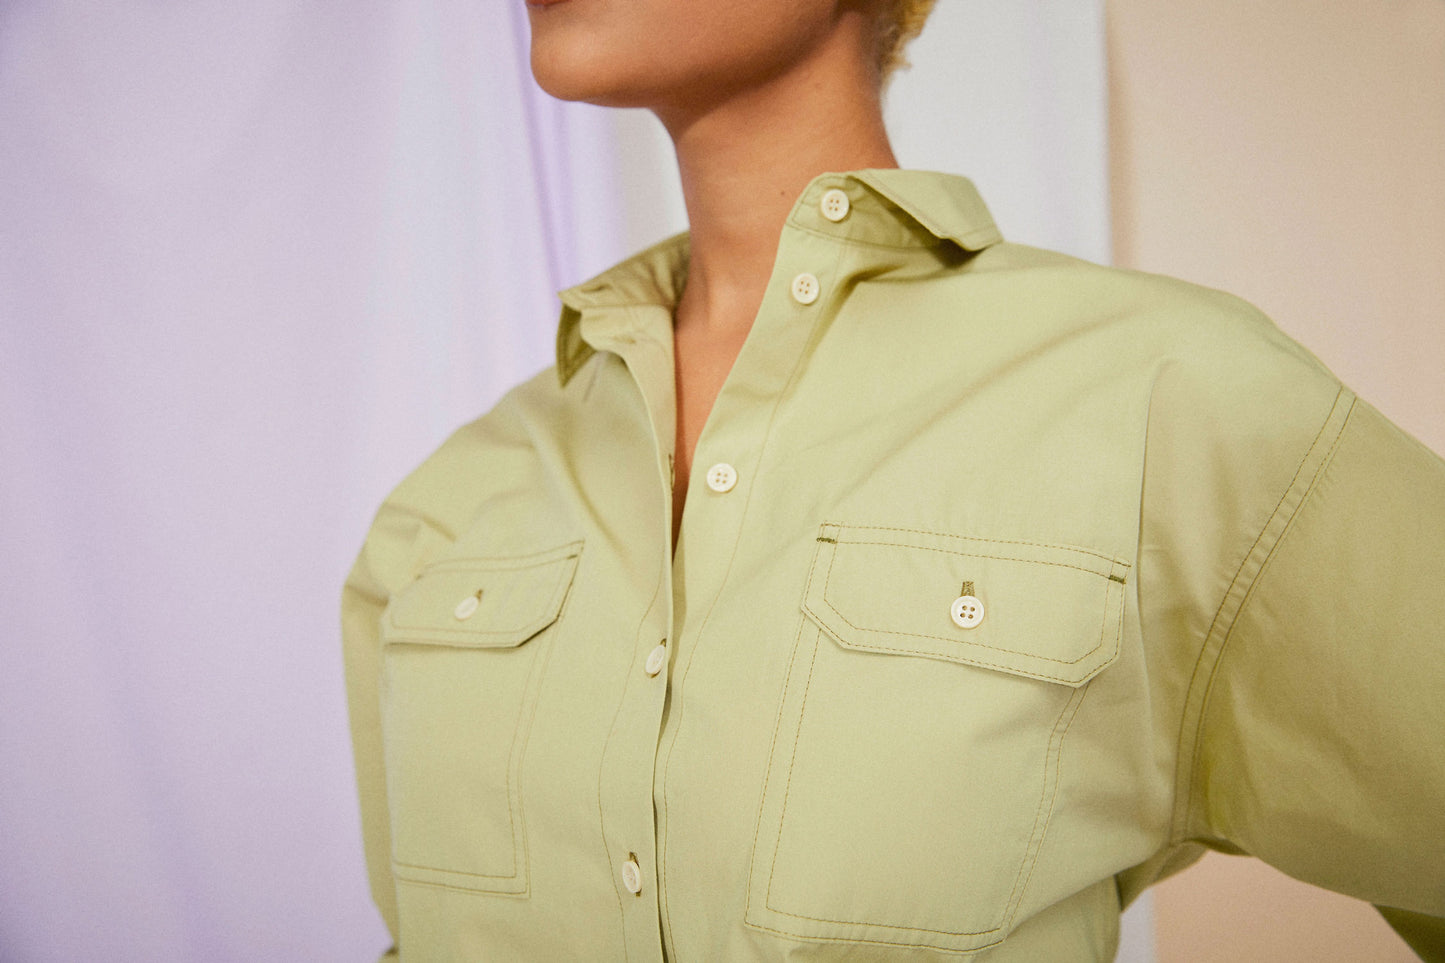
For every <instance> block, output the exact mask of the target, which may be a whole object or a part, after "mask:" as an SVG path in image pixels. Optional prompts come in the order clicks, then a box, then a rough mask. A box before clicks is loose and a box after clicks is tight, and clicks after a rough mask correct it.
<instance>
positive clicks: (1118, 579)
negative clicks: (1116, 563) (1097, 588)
mask: <svg viewBox="0 0 1445 963" xmlns="http://www.w3.org/2000/svg"><path fill="white" fill-rule="evenodd" d="M1109 581H1111V582H1118V583H1119V584H1120V585H1123V584H1124V576H1122V575H1112V574H1111V575H1110V576H1109Z"/></svg>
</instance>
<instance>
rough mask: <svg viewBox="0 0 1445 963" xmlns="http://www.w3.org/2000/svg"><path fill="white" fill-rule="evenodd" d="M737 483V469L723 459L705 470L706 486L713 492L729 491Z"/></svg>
mask: <svg viewBox="0 0 1445 963" xmlns="http://www.w3.org/2000/svg"><path fill="white" fill-rule="evenodd" d="M737 483H738V472H737V469H736V468H734V467H733V466H732V465H729V464H728V463H727V462H725V461H720V462H718V463H717V464H716V465H713V466H712V467H711V468H709V469H708V470H707V487H708V488H711V489H712V490H713V491H715V492H730V491H732V490H733V486H734V485H736V484H737Z"/></svg>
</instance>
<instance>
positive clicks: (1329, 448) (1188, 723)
mask: <svg viewBox="0 0 1445 963" xmlns="http://www.w3.org/2000/svg"><path fill="white" fill-rule="evenodd" d="M1357 401H1358V399H1357V398H1356V397H1355V395H1354V393H1353V392H1351V391H1350V390H1349V389H1348V388H1346V387H1345V386H1343V385H1341V386H1340V389H1339V391H1338V393H1337V394H1336V395H1335V401H1334V404H1333V405H1332V406H1331V408H1330V411H1329V414H1328V415H1326V417H1325V420H1324V423H1323V424H1321V425H1320V429H1319V431H1318V432H1317V433H1316V434H1315V438H1314V440H1313V442H1311V444H1310V447H1309V449H1308V450H1307V451H1306V452H1305V454H1304V457H1303V458H1301V460H1300V464H1299V467H1298V468H1297V469H1296V470H1295V474H1294V477H1293V478H1292V479H1291V481H1290V484H1289V485H1288V486H1286V488H1285V490H1284V492H1283V493H1282V494H1281V495H1280V499H1279V502H1278V503H1277V504H1276V505H1275V508H1274V511H1273V512H1271V513H1270V516H1269V518H1268V520H1266V521H1265V523H1264V526H1263V527H1262V528H1261V529H1260V531H1259V534H1258V535H1256V537H1255V540H1254V544H1253V545H1252V546H1250V550H1249V551H1248V552H1247V553H1246V554H1245V557H1244V559H1243V560H1242V561H1241V562H1240V564H1239V568H1238V569H1237V570H1236V571H1235V573H1234V577H1233V578H1232V579H1231V580H1230V583H1229V587H1228V588H1227V589H1226V590H1225V592H1224V596H1223V598H1222V599H1221V600H1220V603H1219V607H1218V608H1217V609H1216V610H1215V613H1214V618H1213V620H1212V621H1211V623H1210V626H1209V631H1208V632H1207V633H1206V634H1205V639H1204V644H1203V645H1202V646H1201V647H1200V650H1199V655H1198V658H1197V659H1196V661H1195V664H1194V671H1193V673H1192V675H1191V676H1190V680H1189V688H1188V690H1187V692H1186V695H1185V698H1184V711H1183V713H1182V714H1181V717H1180V725H1179V739H1178V743H1177V751H1176V759H1175V779H1174V786H1175V789H1174V814H1173V817H1172V819H1171V826H1170V831H1169V845H1171V846H1172V845H1178V844H1180V843H1181V842H1183V841H1185V840H1186V839H1188V838H1190V836H1191V829H1192V827H1193V822H1194V818H1195V815H1196V814H1195V801H1194V790H1195V786H1196V781H1197V776H1198V758H1199V748H1200V742H1201V740H1202V738H1203V731H1204V718H1205V716H1206V709H1207V708H1208V704H1209V699H1210V696H1211V695H1212V694H1213V691H1214V680H1215V676H1216V675H1217V673H1218V669H1219V665H1220V662H1221V661H1222V660H1223V657H1224V653H1225V650H1226V649H1227V647H1228V645H1229V641H1230V638H1231V637H1232V635H1233V632H1234V626H1235V624H1236V622H1237V620H1238V618H1239V614H1240V613H1241V612H1242V611H1243V610H1244V607H1245V605H1246V604H1247V603H1248V601H1249V599H1250V598H1251V597H1252V596H1253V594H1254V588H1255V586H1256V585H1257V584H1258V582H1259V578H1260V575H1261V574H1262V573H1263V572H1264V570H1265V568H1266V567H1267V566H1268V563H1269V560H1270V558H1271V557H1272V556H1273V555H1274V552H1275V549H1276V548H1278V546H1279V544H1280V542H1281V541H1282V540H1283V539H1284V536H1285V534H1286V533H1287V532H1288V531H1289V529H1290V528H1291V527H1292V525H1293V523H1294V520H1295V518H1296V517H1298V515H1299V510H1300V507H1301V506H1302V505H1303V504H1304V503H1305V501H1306V500H1308V498H1309V496H1310V493H1311V492H1313V491H1314V490H1315V487H1316V485H1317V484H1318V483H1319V479H1320V477H1321V476H1322V475H1323V474H1324V472H1325V469H1326V468H1328V467H1329V465H1330V463H1331V462H1332V461H1333V460H1334V455H1335V451H1336V449H1337V448H1338V447H1339V443H1340V439H1341V438H1342V437H1343V436H1344V432H1345V428H1346V427H1347V426H1348V425H1349V422H1350V419H1351V416H1352V415H1353V414H1354V410H1355V406H1356V403H1357Z"/></svg>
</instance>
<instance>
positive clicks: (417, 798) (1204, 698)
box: [343, 0, 1445, 961]
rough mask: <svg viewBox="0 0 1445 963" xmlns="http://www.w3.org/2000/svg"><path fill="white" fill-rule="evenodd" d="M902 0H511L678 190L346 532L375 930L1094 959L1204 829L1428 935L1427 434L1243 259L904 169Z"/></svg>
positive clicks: (1183, 860)
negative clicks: (1043, 215)
mask: <svg viewBox="0 0 1445 963" xmlns="http://www.w3.org/2000/svg"><path fill="white" fill-rule="evenodd" d="M928 6H929V4H928V3H926V2H924V3H917V2H909V0H795V2H791V3H788V4H779V3H776V2H773V0H729V2H726V3H724V2H720V0H686V2H684V0H633V2H623V0H551V2H540V0H533V2H531V3H530V4H529V7H528V10H529V15H530V19H531V24H532V62H533V69H534V72H535V74H536V76H537V79H538V81H539V82H540V83H541V85H542V86H543V87H544V88H545V89H547V90H548V91H550V92H551V93H553V94H554V95H556V96H559V97H564V98H571V99H579V100H588V101H592V102H595V103H601V104H612V105H627V106H645V107H647V108H649V109H651V110H652V111H654V113H656V115H657V116H658V117H659V118H660V119H661V120H662V122H663V124H664V126H665V127H666V128H667V130H668V132H669V134H670V135H671V137H672V139H673V141H674V143H675V145H676V149H677V157H678V163H679V167H680V169H681V173H682V182H683V190H684V196H685V200H686V203H687V209H688V216H689V222H690V232H689V235H687V236H684V237H679V238H675V239H673V240H671V241H668V242H664V243H663V244H661V245H658V246H657V247H654V248H652V249H650V250H648V251H644V252H642V253H641V254H639V255H637V256H636V257H634V258H631V259H629V260H628V261H626V262H624V263H623V264H621V265H618V266H617V267H615V268H613V269H612V270H610V271H608V272H606V273H604V274H603V275H601V276H599V277H598V278H596V279H594V280H592V281H590V282H587V283H584V284H582V285H579V286H578V287H576V288H573V289H571V290H569V291H567V292H564V293H563V296H562V297H563V304H564V308H563V312H562V318H561V324H560V330H559V334H558V360H557V367H556V369H555V370H551V371H547V372H544V373H543V374H542V375H540V376H538V377H537V378H535V379H533V380H531V381H529V382H527V383H526V384H524V385H521V386H519V387H518V388H517V389H515V390H514V391H513V392H512V393H511V394H509V395H508V396H507V398H506V399H504V400H503V401H502V402H501V403H500V404H499V405H498V406H497V407H496V408H495V409H494V410H493V411H492V412H490V413H489V414H488V415H486V416H485V417H483V418H481V419H479V420H478V421H476V422H474V423H472V424H470V425H468V426H466V427H464V428H463V429H461V430H460V431H459V432H457V434H456V435H454V436H453V437H452V438H451V439H450V440H449V441H448V442H447V443H446V445H444V446H443V447H442V448H441V449H440V450H439V451H438V452H437V453H436V454H435V455H433V456H432V457H431V458H430V459H429V460H428V461H427V462H426V463H425V464H423V465H422V466H421V467H420V468H419V469H417V470H416V472H414V473H413V474H412V475H411V476H410V477H409V478H408V479H407V480H406V481H404V482H403V483H402V485H401V486H400V487H399V488H398V489H397V490H396V491H395V492H394V493H393V494H392V496H391V497H390V498H389V499H388V500H387V502H386V503H385V504H384V505H383V506H382V508H381V510H380V512H379V513H378V516H377V519H376V522H375V525H374V527H373V529H372V532H371V534H370V536H369V537H368V539H367V542H366V546H365V547H364V549H363V551H362V553H361V556H360V558H359V559H358V561H357V564H356V566H355V568H354V570H353V572H352V574H351V577H350V578H349V580H348V583H347V588H346V593H345V601H344V612H343V618H344V625H345V634H346V654H347V668H348V680H349V687H350V702H351V712H352V717H353V729H354V739H355V744H356V753H357V769H358V778H359V780H360V785H361V794H362V805H363V815H364V821H365V826H366V834H367V844H368V857H369V862H370V870H371V878H372V886H373V893H374V895H375V898H376V901H377V903H378V905H379V906H380V907H381V910H382V913H383V915H384V916H385V917H386V919H387V922H388V924H389V926H390V928H391V930H392V933H393V934H394V936H395V938H396V940H397V942H398V946H399V947H400V948H401V950H402V952H403V954H404V956H405V957H406V958H408V959H415V960H432V959H458V960H473V959H528V960H552V959H597V960H610V959H618V960H622V959H631V960H640V959H663V958H671V959H678V960H771V959H782V958H808V959H840V960H841V959H847V960H905V959H906V960H924V959H937V960H942V959H956V958H959V957H961V956H967V955H974V957H975V958H976V959H979V960H989V961H1015V960H1027V961H1037V960H1051V961H1052V960H1105V959H1109V958H1111V957H1112V955H1113V953H1114V949H1115V946H1116V943H1117V928H1118V913H1119V909H1120V907H1121V905H1123V904H1125V903H1127V902H1128V901H1129V900H1131V899H1132V898H1133V897H1134V896H1136V895H1137V894H1138V893H1139V892H1140V891H1142V890H1143V889H1144V888H1145V887H1146V886H1148V885H1149V884H1150V883H1152V882H1153V881H1154V880H1156V879H1158V878H1160V877H1161V876H1163V875H1167V874H1168V873H1170V872H1173V871H1175V870H1177V869H1179V868H1181V867H1182V866H1184V865H1186V864H1187V863H1188V862H1190V861H1191V860H1192V859H1194V858H1196V857H1197V856H1198V855H1199V854H1200V853H1201V852H1202V851H1203V849H1204V847H1214V848H1218V849H1224V850H1228V851H1232V852H1250V853H1254V854H1255V855H1258V856H1260V857H1261V858H1264V859H1266V860H1269V861H1270V862H1272V863H1274V864H1275V865H1276V866H1279V867H1280V868H1282V869H1284V870H1285V871H1286V872H1289V873H1292V874H1294V875H1297V876H1299V877H1301V878H1304V879H1307V880H1310V881H1312V882H1316V883H1319V884H1321V885H1325V886H1329V887H1332V888H1335V889H1338V890H1340V891H1342V892H1347V893H1351V894H1353V895H1356V896H1359V897H1361V898H1364V899H1369V900H1372V901H1374V902H1376V903H1378V904H1381V905H1382V906H1384V907H1390V909H1388V910H1386V913H1387V918H1389V919H1390V921H1391V922H1392V924H1394V925H1396V927H1397V929H1399V930H1400V932H1401V933H1402V934H1403V935H1404V936H1405V937H1406V938H1407V939H1409V940H1411V941H1412V942H1413V945H1415V946H1416V948H1417V949H1418V950H1419V951H1420V952H1422V953H1431V954H1436V953H1445V949H1442V947H1441V942H1442V940H1445V929H1442V924H1441V922H1440V920H1438V919H1434V918H1433V917H1439V916H1445V871H1442V867H1445V825H1442V818H1441V816H1440V815H1439V811H1440V807H1439V805H1438V800H1439V799H1441V798H1445V766H1442V764H1441V755H1440V749H1441V735H1440V734H1441V733H1442V732H1445V712H1442V709H1441V703H1440V701H1439V700H1438V699H1437V698H1436V695H1437V693H1438V692H1439V691H1441V689H1442V686H1445V667H1442V661H1445V660H1442V656H1441V651H1442V641H1445V592H1442V591H1441V588H1440V586H1441V584H1442V579H1445V465H1442V463H1441V462H1440V460H1439V459H1437V458H1435V457H1434V456H1433V455H1431V454H1430V453H1429V452H1428V451H1426V450H1425V449H1424V448H1423V447H1421V446H1419V445H1418V444H1417V443H1415V442H1413V441H1412V440H1411V439H1409V438H1407V437H1406V436H1404V435H1403V434H1401V433H1400V432H1399V431H1398V430H1397V429H1395V428H1394V427H1393V426H1391V425H1390V424H1389V423H1388V422H1386V421H1385V420H1384V419H1383V418H1381V417H1380V416H1379V415H1378V414H1377V413H1376V412H1375V411H1374V410H1373V409H1371V408H1370V407H1369V406H1368V405H1367V404H1365V403H1364V402H1362V401H1359V400H1358V399H1356V398H1355V397H1354V396H1353V395H1352V394H1351V393H1350V392H1349V390H1348V389H1346V388H1344V387H1342V386H1341V385H1340V384H1339V383H1338V381H1337V380H1336V379H1335V378H1334V377H1333V376H1332V375H1330V373H1329V372H1328V371H1326V370H1324V369H1323V368H1322V367H1321V366H1320V365H1319V364H1318V362H1316V361H1315V360H1314V359H1313V358H1312V357H1311V356H1310V355H1309V354H1308V353H1307V352H1305V351H1304V350H1303V349H1302V348H1300V347H1299V346H1298V345H1296V344H1294V343H1293V342H1291V341H1290V340H1289V339H1288V338H1286V337H1285V336H1284V335H1283V334H1281V333H1280V332H1279V331H1278V330H1277V329H1275V328H1274V327H1273V326H1272V325H1271V324H1270V323H1269V322H1268V321H1267V320H1265V319H1263V318H1262V317H1260V316H1259V315H1258V313H1257V312H1255V311H1253V310H1252V309H1250V308H1249V307H1248V306H1247V305H1244V304H1242V303H1240V302H1238V301H1236V300H1234V299H1231V298H1228V297H1227V296H1224V295H1221V294H1218V293H1216V292H1210V291H1204V290H1201V289H1198V288H1194V287H1191V286H1189V285H1185V284H1183V283H1180V282H1175V281H1171V280H1168V279H1163V278H1155V277H1148V276H1143V275H1137V274H1132V273H1127V272H1121V271H1114V270H1109V269H1105V268H1100V267H1097V266H1093V265H1089V264H1085V263H1082V262H1079V261H1075V260H1073V259H1070V258H1067V257H1064V256H1062V255H1056V254H1050V253H1046V252H1041V251H1037V250H1033V249H1028V248H1022V247H1016V246H1013V245H1009V244H1006V243H1004V242H1002V240H1001V239H1000V237H999V235H998V232H997V230H996V229H995V227H994V225H993V222H992V221H991V219H990V218H989V215H988V212H987V209H986V208H985V207H984V205H983V203H982V201H981V200H980V199H979V198H978V196H977V195H976V194H975V193H974V191H973V189H972V187H971V185H969V184H968V182H966V181H963V180H962V179H959V178H953V177H948V176H944V175H937V174H927V173H922V172H909V171H899V170H897V169H896V165H895V163H894V159H893V155H892V152H891V150H890V148H889V145H888V140H887V136H886V133H885V131H884V127H883V123H882V117H881V110H880V104H879V91H880V88H881V85H882V81H883V78H884V77H885V76H886V72H887V70H888V69H889V67H890V65H891V64H892V63H894V62H895V60H896V57H897V55H898V51H899V48H900V45H901V43H902V42H903V40H904V39H906V38H907V37H908V36H909V35H910V34H911V33H913V32H916V30H917V28H918V27H919V26H920V25H921V23H922V19H923V17H924V16H925V15H926V12H927V8H928ZM694 466H697V467H698V470H697V471H694V470H693V469H694ZM684 521H685V522H686V524H683V523H684Z"/></svg>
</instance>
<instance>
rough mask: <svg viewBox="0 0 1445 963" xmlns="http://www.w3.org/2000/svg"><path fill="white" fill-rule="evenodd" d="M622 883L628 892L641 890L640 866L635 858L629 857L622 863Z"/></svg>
mask: <svg viewBox="0 0 1445 963" xmlns="http://www.w3.org/2000/svg"><path fill="white" fill-rule="evenodd" d="M622 885H623V886H626V887H627V891H628V892H629V893H640V892H642V867H641V866H638V865H637V861H636V860H632V859H629V860H628V861H627V862H625V863H623V864H622Z"/></svg>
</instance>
